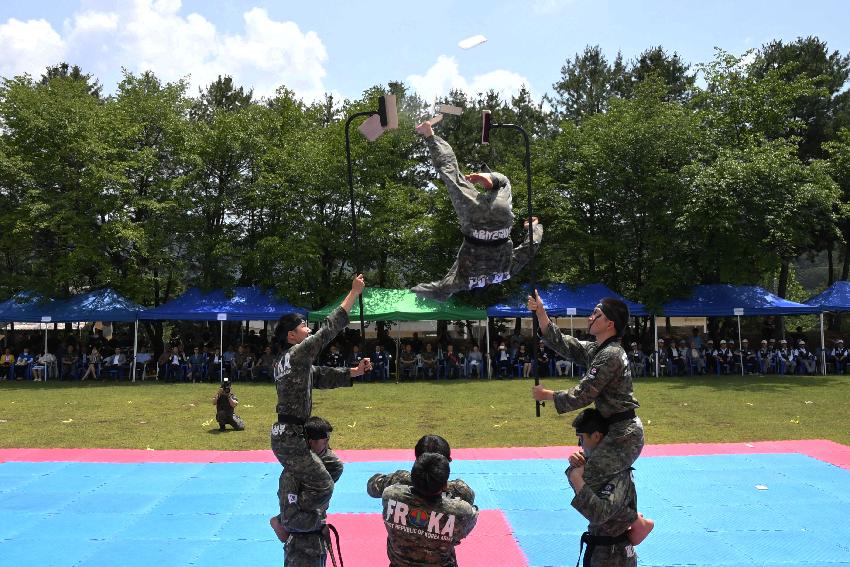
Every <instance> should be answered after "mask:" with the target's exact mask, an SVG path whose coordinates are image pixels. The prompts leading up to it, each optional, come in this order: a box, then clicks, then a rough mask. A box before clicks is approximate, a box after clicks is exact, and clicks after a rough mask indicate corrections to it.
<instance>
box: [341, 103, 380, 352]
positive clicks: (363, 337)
mask: <svg viewBox="0 0 850 567" xmlns="http://www.w3.org/2000/svg"><path fill="white" fill-rule="evenodd" d="M373 114H377V113H376V112H368V111H367V112H357V113H355V114H352V115H351V116H349V117H348V120H346V121H345V161H346V163H347V164H348V191H349V194H350V196H351V240H352V241H353V244H354V272H355V273H358V274H359V273H360V267H361V266H360V241H359V240H358V238H357V209H356V208H355V204H354V176H353V174H352V172H351V136H350V135H349V134H348V127H349V126H351V121H352V120H354V119H355V118H359V117H361V116H372V115H373ZM358 299H359V302H360V341H361V342H360V344H361V347H362V348H366V321H365V319H364V317H363V314H364V309H363V294H362V293H361V294H360V296H359V297H358Z"/></svg>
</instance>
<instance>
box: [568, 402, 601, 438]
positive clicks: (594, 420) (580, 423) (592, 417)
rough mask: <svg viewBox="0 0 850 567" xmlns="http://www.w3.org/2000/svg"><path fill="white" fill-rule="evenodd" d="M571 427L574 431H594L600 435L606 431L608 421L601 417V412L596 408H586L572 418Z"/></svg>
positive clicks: (589, 432)
mask: <svg viewBox="0 0 850 567" xmlns="http://www.w3.org/2000/svg"><path fill="white" fill-rule="evenodd" d="M573 427H575V430H576V433H588V434H591V433H596V432H597V431H598V432H599V433H601V434H602V435H607V433H608V421H607V420H606V419H605V418H604V417H602V414H601V413H600V412H599V410H598V409H596V408H586V409H585V410H584V411H582V412H581V413H580V414H578V415H577V416H576V418H575V419H574V420H573Z"/></svg>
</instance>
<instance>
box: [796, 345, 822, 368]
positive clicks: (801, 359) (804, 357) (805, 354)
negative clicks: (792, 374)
mask: <svg viewBox="0 0 850 567" xmlns="http://www.w3.org/2000/svg"><path fill="white" fill-rule="evenodd" d="M794 360H796V361H797V374H803V373H805V374H810V375H811V374H814V373H815V368H816V366H817V356H816V355H815V353H813V352H812V351H810V350H809V349H808V347H806V341H804V340H803V339H800V340H799V341H797V348H796V349H795V350H794Z"/></svg>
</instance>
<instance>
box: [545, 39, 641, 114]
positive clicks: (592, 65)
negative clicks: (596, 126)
mask: <svg viewBox="0 0 850 567" xmlns="http://www.w3.org/2000/svg"><path fill="white" fill-rule="evenodd" d="M626 77H627V70H626V65H625V64H624V63H623V57H622V55H621V54H619V53H618V54H617V57H616V58H615V59H614V62H613V63H608V60H607V59H606V58H605V55H604V54H603V53H602V48H601V47H599V46H598V45H594V46H587V47H585V49H584V52H583V53H582V54H581V55H579V54H578V53H577V54H576V55H575V56H574V57H573V59H572V60H567V61H566V62H565V63H564V65H563V66H562V67H561V78H560V79H559V80H558V81H557V82H556V83H555V84H553V85H552V89H553V90H554V91H555V96H554V98H553V99H552V103H553V106H554V108H555V110H556V113H557V115H558V117H559V118H561V119H567V120H572V121H573V122H575V123H580V122H581V121H582V120H584V119H585V118H587V117H589V116H592V115H594V114H599V113H602V112H605V111H606V110H607V109H608V106H609V104H610V101H611V99H612V98H614V97H617V96H621V95H622V94H623V93H624V92H626V90H627V85H626V80H627V79H626Z"/></svg>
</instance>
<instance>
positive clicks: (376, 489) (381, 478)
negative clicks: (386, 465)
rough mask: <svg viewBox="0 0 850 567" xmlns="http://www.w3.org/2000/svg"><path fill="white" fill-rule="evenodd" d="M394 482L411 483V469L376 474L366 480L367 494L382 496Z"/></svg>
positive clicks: (373, 496)
mask: <svg viewBox="0 0 850 567" xmlns="http://www.w3.org/2000/svg"><path fill="white" fill-rule="evenodd" d="M393 484H408V485H409V484H411V482H410V471H405V470H397V471H395V472H394V473H390V474H381V473H378V474H374V475H372V477H371V478H370V479H369V480H368V481H367V482H366V494H368V495H369V496H371V497H372V498H380V497H381V495H382V494H383V493H384V489H385V488H386V487H388V486H392V485H393Z"/></svg>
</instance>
